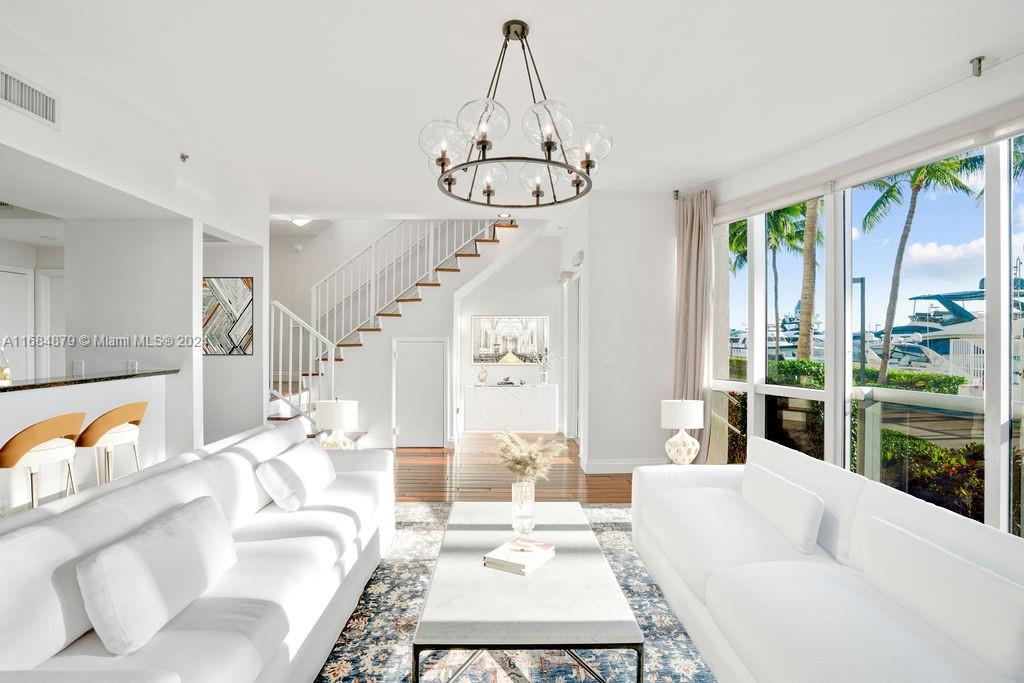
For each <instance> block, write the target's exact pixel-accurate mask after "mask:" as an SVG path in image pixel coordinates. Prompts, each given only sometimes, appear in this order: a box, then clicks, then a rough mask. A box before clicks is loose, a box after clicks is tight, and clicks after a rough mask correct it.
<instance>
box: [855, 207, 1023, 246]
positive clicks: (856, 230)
mask: <svg viewBox="0 0 1024 683" xmlns="http://www.w3.org/2000/svg"><path fill="white" fill-rule="evenodd" d="M1021 210H1022V215H1024V205H1022V206H1021ZM863 234H864V231H863V230H861V229H860V228H858V227H857V226H856V225H855V226H853V236H852V237H853V239H855V240H856V239H860V237H861V235H863Z"/></svg>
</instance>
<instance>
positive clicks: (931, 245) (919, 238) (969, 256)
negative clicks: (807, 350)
mask: <svg viewBox="0 0 1024 683" xmlns="http://www.w3.org/2000/svg"><path fill="white" fill-rule="evenodd" d="M982 183H983V179H982V177H981V176H979V177H977V178H972V179H970V180H969V184H970V185H972V187H973V188H974V189H976V190H977V189H980V188H981V186H982ZM1014 189H1015V192H1014V196H1013V200H1012V205H1011V209H1012V227H1013V233H1014V240H1013V245H1014V250H1013V253H1014V257H1015V258H1016V257H1017V256H1020V257H1022V259H1024V188H1021V187H1020V186H1019V185H1018V186H1017V187H1015V188H1014ZM853 192H854V194H853V219H854V240H853V276H854V277H864V278H865V279H866V298H867V300H866V306H865V308H866V309H867V327H868V329H869V330H870V329H875V328H876V326H877V327H878V328H881V326H882V323H883V322H884V320H885V309H886V305H887V304H888V300H889V286H890V283H891V279H892V268H893V263H894V262H895V258H896V248H897V245H898V242H899V237H900V233H901V232H902V229H903V223H904V220H905V219H906V213H907V212H906V206H905V205H903V206H897V207H895V209H894V210H893V211H892V212H891V213H890V215H889V216H888V217H887V218H886V219H885V220H884V221H883V222H882V223H881V224H879V225H878V226H877V227H876V228H875V229H874V230H872V231H871V232H868V233H866V232H864V230H863V228H862V221H863V218H864V214H865V213H866V212H867V210H868V209H869V208H870V207H871V205H872V203H873V202H874V200H875V199H876V198H877V197H878V193H877V192H876V191H874V190H871V189H867V188H855V189H854V191H853ZM826 229H828V227H826ZM823 263H824V255H823V249H822V248H821V247H819V248H818V264H819V268H818V277H817V280H818V286H817V288H816V299H817V303H816V307H815V308H816V313H817V315H818V316H819V317H820V318H822V319H823V318H824V315H823V311H822V309H821V302H822V300H823V297H824V285H823V279H822V274H821V265H822V264H823ZM778 268H779V310H780V313H781V314H782V315H786V314H789V313H792V312H793V310H794V308H795V306H796V303H797V302H798V301H799V299H800V285H801V271H802V268H803V261H802V257H801V256H800V255H799V254H787V253H781V252H780V253H779V255H778ZM984 268H985V262H984V207H983V206H982V205H979V204H978V203H977V202H976V201H975V200H974V198H973V197H967V196H964V195H954V194H951V193H947V192H936V193H929V194H924V195H922V196H921V198H920V200H919V201H918V205H917V211H916V213H915V217H914V223H913V228H912V231H911V233H910V242H909V244H908V247H907V253H906V256H905V258H904V262H903V271H902V276H901V279H900V294H899V304H898V307H897V309H896V324H901V323H905V322H907V319H908V316H909V315H910V313H911V312H912V311H913V310H914V306H913V302H911V301H909V297H911V296H915V295H918V294H936V293H943V292H953V291H960V290H967V289H975V288H977V286H978V282H979V280H980V279H981V278H982V277H983V276H984ZM766 270H767V273H768V277H769V287H768V289H767V292H768V308H767V311H768V313H767V315H768V322H769V324H771V322H772V320H773V318H774V308H773V306H772V300H771V299H772V289H771V286H770V285H771V264H770V262H769V264H768V266H767V268H766ZM1022 276H1024V273H1022ZM730 284H731V285H733V286H730V292H729V298H730V314H729V318H730V326H731V327H733V328H740V329H742V328H745V327H746V299H747V296H746V295H747V292H746V272H745V271H744V272H739V273H737V274H736V275H735V276H734V277H733V278H732V281H731V283H730ZM853 295H854V296H853V299H854V310H853V318H854V323H855V324H857V323H858V322H859V317H860V308H859V292H858V291H857V290H856V289H854V290H853ZM917 305H918V309H917V310H918V311H924V310H926V308H925V306H926V304H925V302H918V304H917ZM980 306H981V302H978V303H976V304H970V305H969V306H968V308H975V307H980Z"/></svg>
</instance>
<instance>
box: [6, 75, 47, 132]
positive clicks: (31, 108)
mask: <svg viewBox="0 0 1024 683" xmlns="http://www.w3.org/2000/svg"><path fill="white" fill-rule="evenodd" d="M0 102H3V103H4V104H6V105H8V106H9V107H11V108H12V109H15V110H17V111H20V112H21V113H23V114H28V115H29V116H31V117H32V118H35V119H39V120H42V121H45V122H46V123H48V124H50V125H51V126H53V127H55V128H56V127H57V98H55V97H53V96H52V95H49V94H47V93H45V92H43V91H42V90H40V89H39V88H37V87H36V86H34V85H31V84H29V83H27V82H26V81H24V80H22V79H20V78H18V77H17V76H15V75H14V74H12V73H11V72H9V71H8V70H7V69H6V68H4V67H2V66H0Z"/></svg>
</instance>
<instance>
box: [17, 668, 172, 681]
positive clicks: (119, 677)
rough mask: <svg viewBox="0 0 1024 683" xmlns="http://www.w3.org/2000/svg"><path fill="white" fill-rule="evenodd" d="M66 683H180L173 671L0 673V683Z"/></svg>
mask: <svg viewBox="0 0 1024 683" xmlns="http://www.w3.org/2000/svg"><path fill="white" fill-rule="evenodd" d="M67 681H75V683H181V676H179V675H178V674H177V673H175V672H173V671H144V670H132V669H124V670H121V671H118V670H115V669H92V670H88V671H62V670H59V669H55V670H49V671H46V670H43V671H40V670H39V669H33V670H32V671H0V683H67Z"/></svg>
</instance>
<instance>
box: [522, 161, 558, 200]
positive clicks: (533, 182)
mask: <svg viewBox="0 0 1024 683" xmlns="http://www.w3.org/2000/svg"><path fill="white" fill-rule="evenodd" d="M551 172H552V173H555V169H554V168H552V169H551ZM519 184H520V185H521V186H522V188H523V189H524V190H526V191H527V192H528V193H530V196H531V197H532V196H533V194H532V193H533V191H534V189H536V187H537V185H538V184H539V185H540V189H541V191H542V192H543V193H544V196H546V197H549V196H551V180H550V178H549V177H548V166H547V165H546V164H523V165H522V166H521V167H520V168H519Z"/></svg>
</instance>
